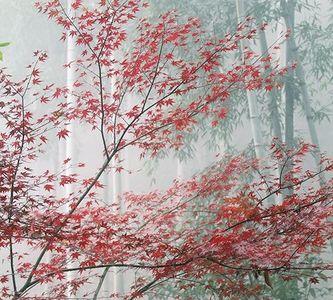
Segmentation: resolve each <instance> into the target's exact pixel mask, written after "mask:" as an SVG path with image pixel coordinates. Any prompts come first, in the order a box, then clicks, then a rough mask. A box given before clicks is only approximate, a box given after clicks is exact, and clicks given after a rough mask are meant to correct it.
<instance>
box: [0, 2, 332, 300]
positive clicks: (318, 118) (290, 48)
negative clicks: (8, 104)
mask: <svg viewBox="0 0 333 300" xmlns="http://www.w3.org/2000/svg"><path fill="white" fill-rule="evenodd" d="M93 2H94V1H89V5H93ZM95 2H97V0H96V1H95ZM148 2H149V3H150V7H149V9H148V11H149V14H150V17H151V18H158V16H159V14H160V13H161V12H164V11H166V10H171V9H176V10H177V11H178V12H179V15H180V16H181V17H183V18H187V17H189V16H195V17H198V18H200V19H201V21H202V25H203V28H204V29H205V31H206V33H205V34H206V35H207V36H211V35H214V36H217V37H222V36H223V35H224V34H225V33H226V32H228V31H232V30H233V29H234V28H235V27H236V26H237V23H238V21H239V20H242V18H244V17H245V16H246V15H251V16H254V17H255V18H256V19H257V20H258V21H260V22H267V23H268V27H267V28H268V29H267V30H266V31H265V32H262V33H260V35H259V38H258V39H257V40H256V42H255V44H251V45H249V46H250V47H251V48H252V49H253V50H255V51H256V52H258V53H259V54H261V55H265V54H267V52H268V51H269V50H270V49H271V47H272V45H274V43H276V41H277V40H279V37H280V36H281V34H282V33H283V32H285V31H286V28H287V27H289V28H290V29H291V30H292V32H293V34H292V36H291V37H290V39H288V40H287V41H285V42H283V43H282V44H281V48H280V50H278V51H277V52H276V54H274V55H275V59H277V60H278V61H279V62H280V65H281V66H286V65H288V64H292V63H293V62H295V61H297V63H298V66H299V67H298V68H297V70H296V71H294V72H291V73H289V74H288V75H287V76H286V77H285V79H284V80H285V85H284V88H283V89H282V90H279V91H273V92H271V93H267V92H265V91H263V92H260V93H258V92H255V93H245V92H234V93H233V94H232V95H231V98H230V99H229V101H228V103H227V104H226V105H227V108H228V115H227V117H226V118H225V119H223V120H222V121H221V122H220V124H219V126H216V127H211V126H207V124H205V121H204V120H203V121H202V124H200V126H198V129H197V131H195V132H191V133H190V134H188V135H187V137H186V144H185V146H184V147H182V148H181V149H180V151H178V152H173V153H171V152H169V153H161V154H160V155H159V156H158V157H157V158H156V159H155V160H151V161H149V163H145V164H143V163H142V162H140V161H137V160H135V159H134V157H135V155H133V153H131V152H130V151H127V152H125V153H124V154H122V155H123V156H124V157H122V159H124V162H125V169H126V168H128V169H132V170H135V171H134V172H133V173H132V174H129V173H126V172H123V173H121V174H119V173H117V174H116V173H114V174H109V175H105V176H104V183H105V184H107V185H108V186H110V187H112V188H110V189H106V190H105V192H104V193H105V199H110V198H111V199H113V201H118V200H117V199H118V198H117V196H118V195H119V194H121V193H122V192H123V191H129V190H133V191H135V192H144V191H149V190H150V189H152V188H159V189H165V188H166V187H167V186H169V185H170V184H171V182H172V180H173V179H174V178H175V177H178V178H180V179H186V178H189V177H190V176H191V175H193V174H195V173H197V172H199V171H200V170H203V169H204V168H205V167H207V166H209V165H210V164H211V163H212V162H213V161H214V159H216V154H217V153H221V154H222V153H232V154H236V153H239V152H241V151H244V150H245V151H246V153H247V155H249V156H253V157H257V158H260V157H263V156H264V155H265V147H266V146H267V145H269V144H270V142H271V140H272V138H273V137H278V138H279V139H280V140H282V141H284V142H285V143H286V144H287V146H288V147H292V146H293V145H296V143H297V141H299V140H305V141H306V142H310V143H312V144H316V145H317V146H318V149H320V151H322V152H326V153H327V154H328V156H332V155H333V125H332V119H333V113H332V112H333V110H332V109H333V106H332V104H333V103H332V93H333V85H332V79H333V78H332V77H333V51H332V48H333V1H332V0H317V1H314V0H285V1H284V0H281V1H280V0H267V1H265V0H245V1H241V0H205V1H202V0H182V1H179V0H149V1H148ZM0 20H1V26H0V42H10V45H9V46H6V47H3V48H1V52H2V53H3V61H2V62H1V63H0V65H1V66H4V65H6V66H8V68H9V69H10V71H11V72H12V73H13V74H14V75H19V74H21V73H22V70H23V71H24V68H25V66H26V65H28V64H29V63H30V60H31V54H32V52H33V51H34V50H36V49H41V50H46V51H47V52H48V54H49V56H50V60H49V63H48V64H47V70H46V72H47V74H48V78H49V80H50V82H55V83H57V82H62V80H63V78H64V77H65V76H67V73H66V71H65V70H64V68H63V67H62V65H63V64H65V63H66V62H68V60H69V57H71V56H72V57H73V55H74V56H75V49H73V48H70V46H69V45H68V44H66V43H65V44H64V43H61V42H60V41H59V39H60V35H61V29H60V28H59V27H57V26H56V25H55V24H54V23H52V22H49V21H48V20H47V18H45V17H43V16H41V15H39V14H38V13H37V12H36V10H35V9H34V7H33V1H32V0H10V1H8V0H0ZM286 24H287V25H286ZM130 46H131V45H128V47H130ZM187 55H193V56H195V55H196V53H188V54H187ZM238 55H239V57H241V53H238ZM225 63H226V64H227V63H228V61H226V62H225ZM34 109H38V107H37V106H36V107H35V108H34ZM84 133H85V130H84V128H75V133H74V134H75V136H74V138H73V139H72V140H71V141H70V145H68V141H67V142H66V141H57V140H55V141H54V143H53V144H52V145H51V146H50V147H52V149H51V151H48V154H47V155H48V156H45V161H44V163H45V166H48V167H49V168H53V169H55V170H56V169H57V166H58V164H59V161H62V160H63V158H64V157H65V156H66V155H67V154H68V151H69V150H68V149H70V152H71V153H72V154H74V157H75V160H77V161H80V160H84V161H88V163H90V164H92V165H96V164H98V165H99V164H100V162H99V161H96V157H95V156H94V153H93V152H94V151H93V152H92V153H91V155H89V156H85V157H82V154H80V149H82V148H85V147H89V145H92V144H93V143H94V140H92V139H91V137H89V136H87V135H85V134H84ZM96 147H99V146H96ZM318 159H319V158H318V153H316V152H314V153H313V159H312V160H311V161H308V162H307V163H308V164H309V166H312V167H316V164H317V163H318ZM45 166H41V168H43V167H45ZM126 166H127V167H126ZM139 170H143V171H144V172H141V173H140V174H141V175H140V176H136V174H137V172H138V171H139ZM110 196H111V197H110ZM325 255H329V256H332V249H330V247H328V248H327V251H326V252H325V253H323V257H324V256H325ZM310 259H311V260H313V261H314V262H315V261H320V260H321V259H322V257H312V258H310ZM321 275H322V279H323V280H322V281H321V283H320V284H316V285H315V284H312V283H310V282H309V281H308V280H307V279H308V274H306V276H304V277H302V276H299V278H298V279H297V280H290V281H283V280H281V279H278V278H272V285H273V286H274V288H273V289H271V288H270V287H268V286H267V287H266V289H265V295H266V296H267V297H269V298H268V299H332V297H333V289H332V287H333V285H332V283H330V282H331V279H329V278H328V276H329V275H332V274H330V273H329V272H326V273H325V272H323V273H322V274H321ZM127 276H131V275H130V274H127V273H121V272H117V273H111V272H110V274H109V276H108V278H107V280H106V284H105V287H104V290H105V291H106V290H112V289H114V290H116V291H118V292H119V293H122V291H124V290H126V289H127V285H128V280H127ZM207 280H209V278H208V279H207ZM249 280H254V279H253V278H252V279H251V278H250V279H249ZM205 292H206V291H205V288H204V286H200V285H196V286H195V287H194V288H193V289H188V290H187V291H182V293H183V294H184V299H186V297H190V296H191V297H193V299H205ZM178 293H179V291H177V290H176V289H175V288H174V287H173V285H172V282H171V283H170V284H169V285H166V286H164V287H163V288H160V291H159V295H160V299H172V297H173V295H177V294H178ZM260 299H261V298H260Z"/></svg>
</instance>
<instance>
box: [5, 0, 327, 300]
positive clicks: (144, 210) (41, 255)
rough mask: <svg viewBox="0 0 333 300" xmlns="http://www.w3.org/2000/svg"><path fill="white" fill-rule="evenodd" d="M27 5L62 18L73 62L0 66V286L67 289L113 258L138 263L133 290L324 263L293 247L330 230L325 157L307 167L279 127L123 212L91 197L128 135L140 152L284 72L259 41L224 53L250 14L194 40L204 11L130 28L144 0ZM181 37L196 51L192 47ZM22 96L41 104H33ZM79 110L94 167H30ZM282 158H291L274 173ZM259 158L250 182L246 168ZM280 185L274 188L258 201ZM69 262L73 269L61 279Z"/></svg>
mask: <svg viewBox="0 0 333 300" xmlns="http://www.w3.org/2000/svg"><path fill="white" fill-rule="evenodd" d="M36 7H37V9H38V10H39V11H41V12H42V13H44V14H47V15H48V17H49V18H50V19H53V20H55V21H56V22H57V24H59V25H60V26H62V27H63V28H64V33H63V35H62V38H61V39H62V40H66V39H73V41H74V42H75V43H76V47H77V48H76V51H77V57H76V59H75V60H74V61H71V62H68V63H67V64H66V65H65V68H68V69H70V70H71V71H72V72H73V73H74V77H75V78H74V79H73V84H72V85H71V86H67V85H66V86H60V87H59V86H56V85H55V84H49V83H46V82H45V81H44V79H42V78H41V73H42V72H41V68H42V67H41V65H42V64H43V63H44V62H45V61H46V59H47V55H46V54H45V53H44V52H41V51H36V52H35V53H34V56H35V62H34V63H33V64H32V65H30V66H28V68H27V74H28V75H27V76H26V77H24V78H23V79H22V80H20V81H15V80H14V79H12V78H11V76H10V75H8V74H6V70H5V69H3V70H1V73H0V84H1V91H2V94H3V99H2V100H1V102H0V107H1V119H2V121H1V122H2V123H4V124H5V125H6V127H5V128H3V129H2V130H1V132H0V151H1V166H0V211H1V224H0V231H1V234H0V247H1V251H2V250H4V251H7V252H8V258H9V261H10V263H9V268H8V270H7V269H5V268H2V274H0V282H1V284H2V289H1V297H2V298H6V297H14V299H25V298H27V297H29V296H31V295H32V296H33V295H35V293H34V287H35V286H37V285H39V284H43V283H48V284H49V286H50V288H49V290H48V292H47V294H45V297H53V299H61V298H62V297H65V294H66V293H68V290H69V291H70V293H72V294H74V295H75V294H76V293H77V292H79V291H80V290H81V291H82V290H83V289H85V288H86V286H88V287H90V288H91V284H89V277H90V278H91V276H95V278H98V276H97V275H96V274H95V272H97V273H98V272H100V271H101V270H102V269H103V268H109V267H119V268H129V269H135V270H143V272H142V274H141V275H142V276H140V277H138V278H136V281H135V282H134V284H133V287H132V289H131V290H130V291H129V292H128V294H127V295H126V297H127V298H128V299H133V298H135V297H140V296H141V295H143V293H144V292H146V291H148V290H150V288H151V287H153V286H155V285H156V284H159V283H160V282H165V281H166V280H168V279H175V278H176V277H179V276H181V277H183V278H195V279H198V280H200V279H202V278H204V277H205V276H206V275H207V274H216V275H218V274H222V275H221V276H216V279H215V285H217V286H219V287H220V293H221V295H224V296H228V295H241V294H248V295H250V294H251V293H255V292H256V291H257V290H256V289H257V287H255V288H254V287H252V288H251V287H249V286H247V285H246V276H247V275H248V274H249V273H253V272H256V274H257V273H259V272H263V274H264V278H265V282H266V283H267V284H268V283H269V274H271V273H280V274H281V275H283V274H288V271H289V270H298V269H303V268H305V269H306V268H313V269H322V268H326V269H327V268H330V265H329V264H325V265H321V266H318V265H317V266H308V265H305V264H304V263H302V255H304V254H308V253H315V252H318V251H319V250H320V249H321V248H322V247H324V246H325V244H326V242H327V240H328V239H330V238H331V236H332V226H331V224H330V222H329V217H330V216H331V214H332V204H331V201H332V192H333V191H332V182H328V183H327V184H326V185H324V186H321V187H320V186H318V185H317V184H316V178H317V176H318V175H319V173H312V172H310V171H306V170H303V169H302V163H301V162H302V158H303V157H304V156H305V155H306V154H307V153H309V152H310V151H311V147H310V146H307V145H305V144H304V145H300V147H299V148H298V149H297V150H293V151H291V150H288V151H287V150H285V149H284V148H283V146H282V145H280V144H279V143H276V144H275V145H274V146H273V148H272V149H271V154H272V155H271V157H270V158H268V161H267V162H266V163H265V164H264V165H265V166H261V167H260V170H259V169H258V166H257V165H258V162H257V161H255V160H251V159H246V158H245V157H244V156H237V157H223V159H222V161H219V162H217V163H216V164H214V165H213V166H211V167H210V168H208V169H207V170H206V171H204V172H203V173H202V174H200V175H198V176H196V177H194V178H192V179H191V180H189V181H187V182H178V181H175V182H174V184H173V186H172V187H170V188H169V189H168V190H167V191H165V192H160V191H153V192H151V193H148V194H145V195H136V194H131V193H128V194H125V195H124V196H123V197H124V202H125V203H126V211H125V212H123V213H119V207H117V206H116V205H105V204H103V203H102V202H101V201H99V200H100V195H99V193H98V191H97V189H101V188H103V185H102V184H101V183H99V180H100V178H101V175H102V174H103V172H106V171H107V170H108V169H109V168H110V162H111V160H112V159H114V158H117V157H118V154H119V153H120V152H121V151H122V150H123V149H125V148H127V147H135V148H136V149H137V150H138V151H139V154H140V156H141V158H144V157H146V156H154V155H156V154H157V153H159V151H161V150H168V149H178V148H179V147H181V145H182V144H183V137H184V135H186V133H187V132H189V131H191V130H192V129H193V127H194V126H196V124H197V123H198V120H200V118H209V119H211V123H212V126H217V125H218V122H219V120H220V119H221V118H225V116H226V114H227V113H228V112H227V109H226V107H225V101H226V100H227V99H228V97H229V96H230V94H231V93H232V92H233V91H235V90H253V89H266V90H267V91H270V90H271V89H272V88H276V87H279V84H278V83H277V82H278V81H277V79H278V77H279V76H280V75H283V74H284V73H285V72H286V70H285V69H277V68H273V70H272V69H271V68H270V67H271V57H270V56H269V55H268V56H267V57H264V58H263V57H258V56H256V55H255V54H254V53H252V52H250V51H248V53H247V55H246V56H245V61H243V62H242V63H237V62H232V63H230V67H229V68H228V67H227V66H225V65H222V64H221V61H222V58H223V57H225V55H227V54H230V53H234V52H236V51H238V49H239V43H240V42H241V41H242V40H244V39H252V38H254V37H255V35H256V29H254V27H253V20H252V19H250V18H248V19H247V20H246V21H245V22H244V23H241V24H239V27H238V28H237V31H236V32H235V33H234V34H227V35H226V36H225V37H224V38H223V39H211V40H205V41H202V40H201V39H202V35H201V29H200V22H199V21H198V20H197V19H194V18H190V19H188V21H187V22H185V23H182V22H181V21H180V20H179V19H178V18H177V15H176V14H175V13H174V12H169V13H167V14H165V15H163V16H161V17H160V19H159V20H157V22H156V23H154V24H153V23H150V22H149V21H148V20H147V19H140V21H139V25H138V26H137V28H136V31H135V32H136V35H135V36H134V37H132V35H133V33H132V31H130V30H129V29H128V28H130V27H131V26H132V24H133V22H135V20H138V12H139V11H141V9H142V8H144V7H146V4H145V3H144V2H141V1H131V0H124V1H118V0H112V1H106V0H104V1H103V0H101V1H100V3H99V5H98V6H96V7H93V8H89V7H87V6H85V5H84V4H83V1H80V0H76V1H73V3H72V7H71V11H69V10H66V9H65V8H64V7H63V6H62V4H61V2H60V1H58V0H53V1H47V2H45V3H43V4H42V3H39V2H37V3H36ZM133 20H134V21H133ZM129 45H130V47H129ZM189 47H191V48H193V47H194V48H195V49H196V53H197V57H196V58H191V57H188V55H187V53H188V49H189ZM128 48H130V49H128ZM268 64H269V65H268ZM111 83H112V89H110V88H109V87H110V85H111ZM69 99H70V101H69ZM29 101H30V102H29ZM32 103H35V104H36V103H38V105H39V106H40V109H39V110H38V111H33V110H32V109H30V107H31V104H32ZM43 111H45V113H44V112H43ZM74 121H75V122H80V123H81V124H87V125H89V126H90V128H91V134H96V135H97V136H99V137H100V140H101V145H102V147H103V153H101V157H103V158H104V163H103V164H102V165H101V166H100V168H98V169H97V170H95V171H96V173H95V175H94V176H92V177H90V178H85V177H84V176H83V175H80V171H79V170H80V168H83V167H84V164H78V165H76V164H73V165H70V166H69V160H66V161H65V162H64V163H63V166H61V168H62V170H61V171H59V173H52V171H50V170H45V171H43V172H42V173H38V171H36V165H37V164H38V163H39V161H40V159H41V157H42V153H43V152H44V151H48V150H49V148H48V145H49V140H50V139H57V137H58V138H59V139H68V138H71V132H70V131H69V129H68V124H70V123H71V122H74ZM53 131H56V134H54V133H53ZM56 136H57V137H56ZM290 160H291V161H292V162H293V164H292V167H291V168H290V169H289V170H288V172H282V171H281V174H282V175H281V176H277V177H276V176H273V175H272V172H271V171H272V170H280V169H281V167H282V169H283V166H284V165H285V164H286V162H287V161H290ZM68 169H70V170H71V171H72V170H74V169H75V171H73V173H68V172H67V171H68ZM121 170H122V168H121V167H119V168H118V171H121ZM331 170H332V162H331V161H329V160H328V159H323V161H322V171H321V172H324V171H331ZM74 172H76V173H74ZM253 174H257V175H256V176H254V179H252V180H251V181H249V182H251V183H248V184H245V183H244V182H245V181H244V180H242V177H246V176H250V175H253ZM258 174H259V175H258ZM68 185H70V186H71V190H72V191H73V192H72V193H70V195H68V196H66V197H59V195H58V194H57V193H56V192H55V191H56V190H59V189H62V188H64V187H66V186H68ZM285 190H289V193H288V194H287V195H284V197H283V201H281V202H280V203H276V204H275V205H271V206H268V205H266V202H267V199H270V198H271V197H274V195H277V194H281V193H283V192H284V191H285ZM290 191H291V192H290ZM64 206H67V207H69V209H68V210H67V211H64V209H63V207H64ZM22 249H25V251H22ZM36 254H37V255H36ZM71 272H73V273H75V274H76V275H75V279H72V280H69V279H68V278H67V277H66V274H68V273H71ZM98 274H99V273H98ZM233 276H237V281H234V280H230V278H231V277H233ZM191 284H193V282H192V283H190V284H189V285H191ZM180 288H186V284H183V283H182V284H181V286H180ZM209 288H210V286H209V285H207V289H209ZM90 292H91V291H89V292H87V294H89V293H90ZM38 296H42V297H43V296H44V295H38ZM38 299H40V298H38Z"/></svg>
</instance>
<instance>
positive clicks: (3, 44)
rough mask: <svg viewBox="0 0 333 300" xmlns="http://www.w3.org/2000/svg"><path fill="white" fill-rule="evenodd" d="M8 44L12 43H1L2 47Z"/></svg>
mask: <svg viewBox="0 0 333 300" xmlns="http://www.w3.org/2000/svg"><path fill="white" fill-rule="evenodd" d="M8 45H10V43H8V42H4V43H0V47H6V46H8Z"/></svg>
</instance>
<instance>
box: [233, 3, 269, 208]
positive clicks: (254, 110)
mask: <svg viewBox="0 0 333 300" xmlns="http://www.w3.org/2000/svg"><path fill="white" fill-rule="evenodd" d="M236 9H237V18H238V22H242V18H244V17H245V16H244V0H236ZM247 46H248V45H247V43H246V41H241V51H242V56H243V57H244V48H245V47H247ZM246 97H247V102H248V106H249V114H250V123H251V132H252V136H253V143H254V150H255V154H256V158H257V159H258V160H259V166H260V160H262V159H263V158H264V155H265V147H264V141H263V135H262V128H261V122H260V116H259V110H258V102H257V99H256V96H255V94H254V93H253V92H251V91H248V90H247V91H246ZM274 202H275V200H274V197H270V198H269V199H267V201H266V202H265V205H267V206H270V205H272V204H274Z"/></svg>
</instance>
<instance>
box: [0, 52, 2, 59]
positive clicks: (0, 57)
mask: <svg viewBox="0 0 333 300" xmlns="http://www.w3.org/2000/svg"><path fill="white" fill-rule="evenodd" d="M0 61H2V52H1V51H0Z"/></svg>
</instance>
